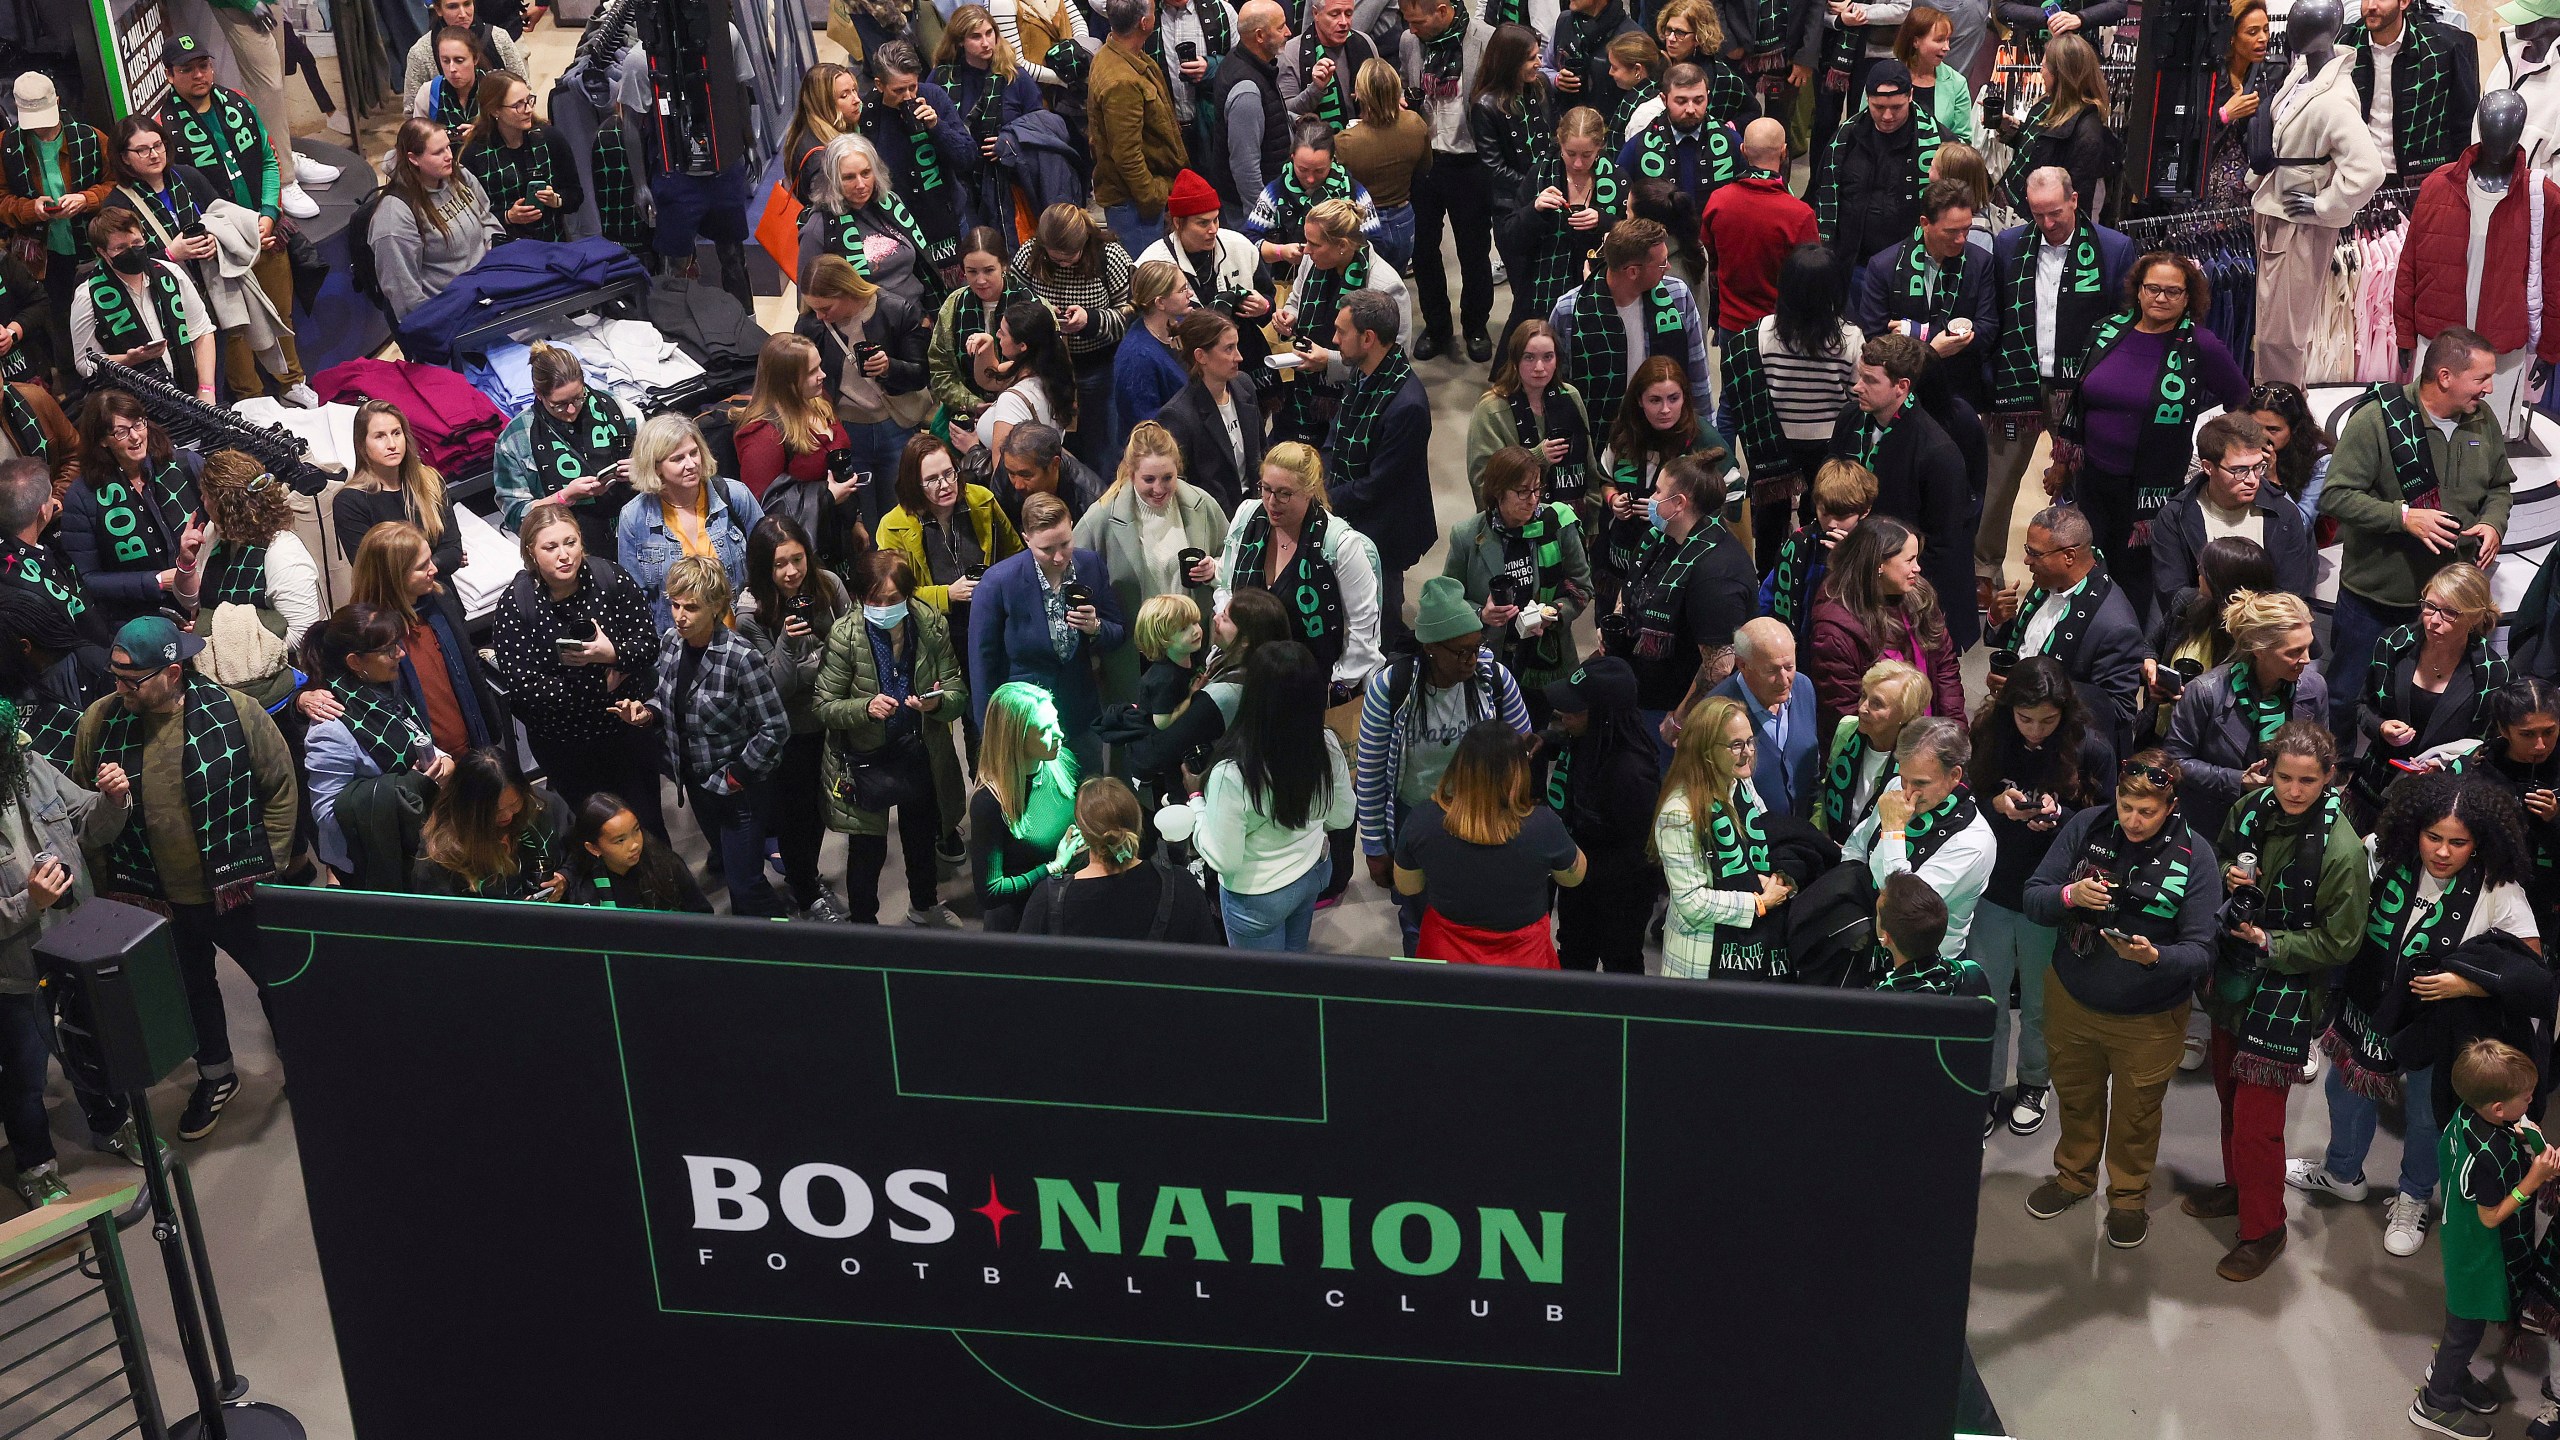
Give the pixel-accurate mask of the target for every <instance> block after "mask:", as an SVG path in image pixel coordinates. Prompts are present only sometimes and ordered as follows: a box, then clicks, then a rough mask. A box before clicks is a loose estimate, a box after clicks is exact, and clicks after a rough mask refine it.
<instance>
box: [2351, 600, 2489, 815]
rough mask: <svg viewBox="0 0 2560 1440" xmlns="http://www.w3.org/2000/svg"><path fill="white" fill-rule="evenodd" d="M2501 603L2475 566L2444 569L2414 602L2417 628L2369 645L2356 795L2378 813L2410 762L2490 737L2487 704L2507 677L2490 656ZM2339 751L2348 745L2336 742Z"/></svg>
mask: <svg viewBox="0 0 2560 1440" xmlns="http://www.w3.org/2000/svg"><path fill="white" fill-rule="evenodd" d="M2497 628H2498V602H2497V600H2496V599H2495V598H2494V597H2493V596H2492V595H2491V594H2490V593H2489V577H2488V575H2487V574H2486V573H2485V572H2483V571H2482V570H2481V569H2480V567H2479V566H2477V565H2461V564H2455V565H2447V566H2446V567H2444V568H2443V569H2441V570H2438V571H2437V572H2436V573H2435V574H2434V576H2433V577H2431V578H2430V579H2429V580H2428V581H2427V583H2426V587H2425V589H2424V590H2422V591H2421V592H2420V593H2419V596H2418V618H2417V621H2416V623H2414V624H2409V625H2401V626H2396V627H2394V628H2393V629H2391V630H2390V631H2388V632H2387V633H2385V634H2384V635H2383V637H2382V638H2381V639H2380V640H2378V641H2376V642H2374V646H2373V660H2372V662H2371V663H2370V664H2368V665H2367V666H2366V667H2365V679H2364V692H2363V694H2362V695H2360V696H2359V697H2358V699H2360V700H2361V701H2362V702H2363V703H2362V704H2361V706H2359V708H2358V709H2357V711H2356V725H2357V728H2358V729H2360V730H2362V731H2363V732H2364V736H2365V739H2366V740H2367V741H2368V742H2370V743H2369V745H2368V746H2367V748H2366V750H2365V758H2364V764H2363V766H2362V767H2361V768H2360V769H2359V770H2358V771H2357V773H2356V785H2355V793H2356V794H2357V795H2359V796H2361V797H2362V798H2363V799H2365V800H2366V801H2368V802H2369V803H2372V804H2376V805H2379V804H2380V803H2381V802H2382V792H2383V791H2385V790H2387V789H2389V788H2391V782H2392V781H2393V780H2394V779H2396V778H2398V776H2399V774H2400V772H2399V771H2398V770H2396V769H2394V768H2393V767H2392V763H2391V762H2393V761H2394V760H2408V759H2412V758H2414V757H2416V756H2419V755H2423V754H2425V753H2426V752H2428V751H2430V750H2433V749H2435V748H2436V747H2438V746H2440V745H2449V744H2452V743H2453V742H2455V741H2457V740H2477V739H2479V738H2481V737H2482V736H2485V735H2487V734H2488V733H2489V697H2490V696H2491V695H2493V694H2495V693H2496V692H2497V690H2498V688H2499V687H2500V686H2502V685H2505V684H2506V683H2507V681H2508V680H2509V678H2511V677H2510V672H2509V667H2508V663H2507V657H2506V656H2504V655H2501V654H2499V653H2498V652H2497V651H2495V650H2492V649H2490V648H2489V636H2490V635H2491V634H2492V633H2493V632H2495V631H2496V630H2497ZM2339 743H2340V748H2344V747H2345V744H2346V743H2347V742H2345V741H2344V740H2341V741H2340V742H2339Z"/></svg>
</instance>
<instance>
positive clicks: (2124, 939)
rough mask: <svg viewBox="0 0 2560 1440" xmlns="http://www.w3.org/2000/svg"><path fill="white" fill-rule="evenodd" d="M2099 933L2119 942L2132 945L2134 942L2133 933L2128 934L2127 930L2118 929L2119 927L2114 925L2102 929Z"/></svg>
mask: <svg viewBox="0 0 2560 1440" xmlns="http://www.w3.org/2000/svg"><path fill="white" fill-rule="evenodd" d="M2098 933H2099V934H2101V935H2104V936H2106V937H2107V938H2108V939H2110V940H2113V941H2116V942H2117V943H2118V944H2123V945H2130V944H2132V943H2133V937H2132V936H2131V935H2128V934H2126V933H2125V932H2123V931H2122V930H2118V929H2116V928H2114V927H2113V926H2109V927H2108V928H2106V929H2104V930H2101V931H2099V932H2098Z"/></svg>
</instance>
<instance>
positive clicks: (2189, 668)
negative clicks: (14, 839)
mask: <svg viewBox="0 0 2560 1440" xmlns="http://www.w3.org/2000/svg"><path fill="white" fill-rule="evenodd" d="M2169 669H2170V671H2171V673H2173V674H2175V675H2176V676H2177V677H2178V683H2177V684H2175V685H2173V686H2171V687H2170V688H2171V689H2173V690H2175V691H2176V692H2177V693H2179V694H2181V695H2183V694H2185V693H2186V692H2187V687H2188V686H2189V685H2192V684H2194V683H2195V682H2196V679H2197V678H2198V677H2199V676H2201V675H2203V674H2204V662H2203V661H2201V660H2198V659H2195V658H2193V657H2192V656H2190V657H2188V658H2186V659H2182V660H2172V661H2170V662H2169Z"/></svg>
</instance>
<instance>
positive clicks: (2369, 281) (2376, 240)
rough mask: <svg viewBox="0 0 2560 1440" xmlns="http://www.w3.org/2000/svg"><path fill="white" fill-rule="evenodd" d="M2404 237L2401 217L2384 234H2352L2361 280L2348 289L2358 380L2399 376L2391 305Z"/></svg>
mask: <svg viewBox="0 0 2560 1440" xmlns="http://www.w3.org/2000/svg"><path fill="white" fill-rule="evenodd" d="M2408 238H2409V226H2408V224H2407V222H2405V221H2404V222H2402V223H2401V224H2400V226H2399V227H2398V228H2396V229H2393V230H2391V231H2389V232H2387V233H2385V234H2381V235H2359V236H2356V238H2355V241H2354V244H2355V248H2356V256H2357V261H2358V264H2359V266H2360V268H2361V270H2362V275H2361V277H2360V278H2361V280H2362V283H2361V284H2359V285H2358V286H2356V287H2355V289H2354V290H2353V291H2352V292H2351V293H2352V294H2353V295H2354V296H2355V314H2356V369H2355V376H2356V380H2357V382H2358V383H2359V384H2367V385H2370V384H2377V383H2384V384H2387V383H2391V382H2395V381H2397V380H2399V379H2400V341H2399V334H2398V329H2399V327H2398V326H2397V325H2396V324H2395V323H2394V321H2393V319H2392V307H2393V304H2394V302H2395V300H2396V299H2397V296H2398V288H2399V279H2400V249H2401V246H2402V245H2404V244H2405V243H2407V241H2408Z"/></svg>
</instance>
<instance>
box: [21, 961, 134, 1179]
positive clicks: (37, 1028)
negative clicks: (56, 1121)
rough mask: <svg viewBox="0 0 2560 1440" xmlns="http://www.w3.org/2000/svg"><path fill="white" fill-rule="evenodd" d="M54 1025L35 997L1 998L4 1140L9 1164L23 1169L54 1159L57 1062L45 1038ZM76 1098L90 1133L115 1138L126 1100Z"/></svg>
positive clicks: (77, 1089) (76, 1090)
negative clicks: (50, 1081) (51, 1106)
mask: <svg viewBox="0 0 2560 1440" xmlns="http://www.w3.org/2000/svg"><path fill="white" fill-rule="evenodd" d="M52 1026H53V1021H52V1019H51V1017H49V1016H47V1015H46V1014H45V1013H44V1012H43V1010H42V1009H41V1008H40V1007H39V1003H38V1001H37V998H36V997H35V996H33V995H0V1136H6V1137H7V1139H8V1141H9V1149H10V1151H11V1159H12V1160H13V1161H14V1162H15V1164H16V1165H17V1167H18V1168H19V1169H21V1170H33V1169H35V1168H36V1167H37V1166H39V1165H43V1164H47V1163H50V1162H51V1161H52V1160H53V1158H54V1150H53V1132H52V1131H51V1129H50V1128H49V1126H48V1122H47V1120H46V1117H45V1109H44V1083H45V1072H46V1070H47V1068H48V1067H49V1066H51V1065H52V1063H53V1052H52V1050H51V1049H50V1048H49V1047H48V1046H47V1045H46V1043H45V1038H46V1034H47V1032H48V1031H50V1030H51V1028H52ZM73 1093H74V1094H76V1095H77V1096H78V1097H79V1100H80V1109H81V1110H82V1112H83V1113H85V1114H86V1115H87V1116H88V1117H89V1130H90V1133H92V1134H96V1135H107V1134H112V1133H114V1131H115V1129H116V1127H118V1126H120V1125H122V1124H124V1119H125V1108H124V1101H123V1100H122V1099H120V1098H118V1097H116V1096H113V1095H101V1094H96V1093H93V1092H91V1091H89V1090H86V1089H82V1088H80V1087H78V1086H76V1085H75V1086H74V1087H73Z"/></svg>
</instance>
